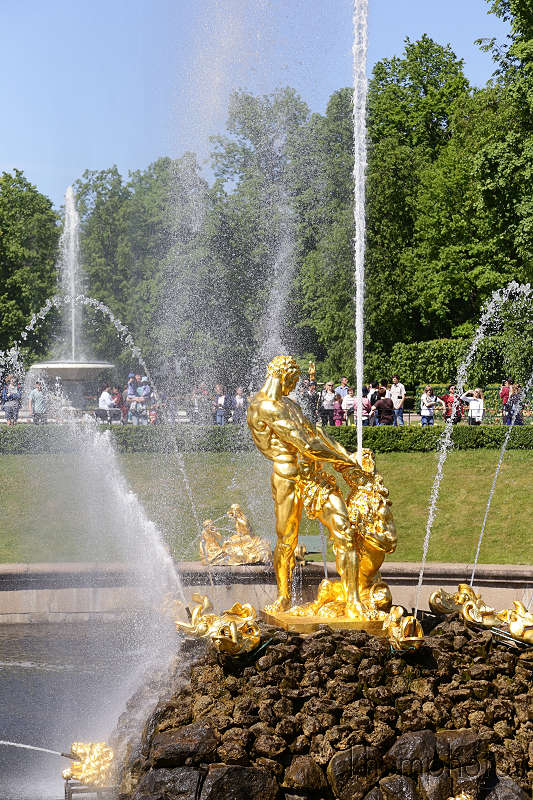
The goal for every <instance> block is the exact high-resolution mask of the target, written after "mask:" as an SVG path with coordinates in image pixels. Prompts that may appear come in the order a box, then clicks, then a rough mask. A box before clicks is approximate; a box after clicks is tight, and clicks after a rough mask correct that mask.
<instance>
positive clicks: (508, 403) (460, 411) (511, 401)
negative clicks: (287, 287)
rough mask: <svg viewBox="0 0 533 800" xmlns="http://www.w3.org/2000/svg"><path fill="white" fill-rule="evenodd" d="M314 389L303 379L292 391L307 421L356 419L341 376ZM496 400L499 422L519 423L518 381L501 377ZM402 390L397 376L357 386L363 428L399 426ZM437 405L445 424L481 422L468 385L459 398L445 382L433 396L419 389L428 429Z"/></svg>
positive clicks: (475, 393)
mask: <svg viewBox="0 0 533 800" xmlns="http://www.w3.org/2000/svg"><path fill="white" fill-rule="evenodd" d="M323 387H324V388H323V389H322V390H321V391H319V390H318V386H317V383H316V381H303V382H302V383H301V384H300V386H299V389H298V390H297V393H298V401H299V403H300V405H301V406H302V408H303V410H304V412H305V413H306V414H307V416H308V417H309V419H311V420H312V421H313V422H315V423H317V422H318V423H321V424H322V425H336V426H339V425H354V424H355V423H356V420H357V399H356V396H355V389H354V388H353V387H352V386H349V385H348V378H347V377H346V376H343V377H342V378H341V380H340V383H339V384H338V385H337V386H335V385H334V382H333V381H327V382H326V383H325V384H323ZM500 398H501V401H502V423H503V424H504V425H511V424H513V420H514V424H515V425H522V424H523V415H522V412H523V406H524V397H523V392H522V387H521V386H520V384H517V383H513V381H511V380H505V381H503V383H502V385H501V389H500ZM405 400H406V390H405V386H404V384H403V383H401V381H400V378H399V376H398V375H393V376H392V382H391V383H390V384H389V383H388V382H387V381H385V380H382V381H380V382H377V381H373V382H371V383H369V384H367V385H365V386H363V389H362V404H361V406H362V407H361V417H362V424H363V425H364V426H369V425H393V426H403V425H404V405H405ZM438 408H441V409H442V413H443V418H444V420H445V422H448V421H451V422H452V424H454V425H456V424H457V423H459V422H460V421H461V420H462V419H463V418H464V417H466V421H467V423H468V424H469V425H481V423H482V422H483V418H484V416H485V414H486V408H485V401H484V397H483V392H482V391H481V389H479V388H476V389H468V390H467V391H465V392H463V393H462V394H461V395H460V396H459V395H458V394H457V388H456V386H455V385H454V384H450V385H449V387H448V389H447V391H446V392H445V394H442V395H436V394H435V393H434V391H433V387H432V386H431V385H429V384H428V385H427V386H425V387H424V391H423V393H422V395H421V397H420V408H419V409H418V411H419V413H420V424H421V426H422V427H428V426H431V425H433V424H434V422H435V411H436V410H437V409H438Z"/></svg>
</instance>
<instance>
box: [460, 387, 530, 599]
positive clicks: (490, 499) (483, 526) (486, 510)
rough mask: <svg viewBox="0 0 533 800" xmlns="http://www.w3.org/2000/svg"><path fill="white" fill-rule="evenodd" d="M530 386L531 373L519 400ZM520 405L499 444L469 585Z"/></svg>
mask: <svg viewBox="0 0 533 800" xmlns="http://www.w3.org/2000/svg"><path fill="white" fill-rule="evenodd" d="M532 386H533V374H532V375H531V377H530V379H529V380H528V382H527V384H526V386H525V387H524V389H523V391H522V394H521V400H522V399H525V398H526V397H527V395H528V393H529V392H530V391H531V387H532ZM520 405H521V404H520V403H518V404H517V405H515V407H514V409H513V415H512V417H511V424H510V425H509V426H508V427H507V432H506V434H505V438H504V440H503V444H502V446H501V450H500V457H499V459H498V464H497V466H496V472H495V473H494V478H493V481H492V486H491V487H490V492H489V499H488V502H487V507H486V509H485V515H484V517H483V522H482V524H481V532H480V534H479V539H478V543H477V548H476V555H475V557H474V564H473V566H472V575H471V576H470V586H473V585H474V577H475V575H476V569H477V562H478V559H479V551H480V550H481V543H482V541H483V535H484V533H485V526H486V524H487V518H488V516H489V511H490V506H491V503H492V498H493V497H494V491H495V489H496V481H497V480H498V475H499V474H500V469H501V466H502V463H503V457H504V456H505V451H506V450H507V445H508V444H509V439H510V437H511V433H512V430H513V428H514V424H515V422H516V418H517V417H518V414H519V412H520Z"/></svg>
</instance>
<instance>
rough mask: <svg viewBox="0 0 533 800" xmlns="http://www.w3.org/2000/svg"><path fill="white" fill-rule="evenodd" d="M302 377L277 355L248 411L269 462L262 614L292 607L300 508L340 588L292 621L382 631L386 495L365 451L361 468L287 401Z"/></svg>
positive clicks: (332, 585)
mask: <svg viewBox="0 0 533 800" xmlns="http://www.w3.org/2000/svg"><path fill="white" fill-rule="evenodd" d="M299 375H300V370H299V368H298V365H297V363H296V361H295V360H294V359H293V358H292V357H291V356H277V357H276V358H274V359H273V360H272V361H271V362H270V364H269V365H268V368H267V376H268V377H267V380H266V382H265V384H264V385H263V387H262V388H261V389H260V391H259V392H258V393H257V394H256V395H255V396H254V397H253V398H252V400H251V401H250V405H249V407H248V425H249V427H250V430H251V433H252V438H253V440H254V442H255V444H256V446H257V448H258V449H259V450H260V452H261V453H262V454H263V455H264V456H265V457H266V458H268V459H269V460H270V461H272V462H273V470H272V478H271V484H272V495H273V498H274V507H275V513H276V533H277V544H276V548H275V551H274V569H275V572H276V582H277V589H278V596H277V599H276V601H275V602H274V603H273V604H272V605H270V606H267V608H266V609H265V612H266V613H267V614H269V615H273V616H275V617H279V615H280V614H281V615H283V613H284V612H287V611H288V609H289V607H290V598H291V577H292V571H293V569H294V564H295V549H296V546H297V544H298V530H299V526H300V519H301V516H302V511H303V509H304V508H305V511H306V513H307V516H308V517H309V519H318V520H320V522H322V523H323V525H324V526H325V527H326V528H327V530H328V532H329V536H330V538H331V541H332V545H333V549H334V552H335V556H336V562H337V571H338V573H339V575H340V582H333V581H323V582H322V584H321V586H320V587H319V592H318V597H317V600H316V601H315V602H314V603H308V604H306V605H305V606H301V607H297V608H295V609H291V612H290V614H291V616H295V617H299V616H301V617H305V616H308V617H309V616H322V617H328V618H338V617H343V618H344V619H345V620H346V619H348V620H352V621H359V622H361V621H369V620H374V621H375V622H376V623H377V628H379V630H381V621H382V620H383V619H384V618H385V616H386V614H387V612H388V611H389V610H390V608H391V602H392V601H391V595H390V591H389V588H388V586H387V585H386V584H384V583H383V582H382V581H381V578H380V576H379V568H380V566H381V564H382V562H383V559H384V557H385V553H390V552H392V551H393V550H394V549H395V547H396V531H395V528H394V522H393V520H392V514H391V511H390V500H389V499H388V492H387V490H386V489H385V487H384V486H383V481H382V479H381V477H380V476H379V475H376V473H375V467H374V461H373V458H372V454H371V452H370V451H368V450H367V451H364V455H363V463H362V464H359V463H358V462H357V460H356V456H355V455H351V454H350V453H349V452H348V451H347V450H345V448H344V447H343V446H342V445H341V444H339V443H338V442H336V441H334V440H333V439H330V437H329V436H328V435H327V434H326V433H325V432H324V431H323V430H322V429H321V428H317V427H315V425H313V424H312V423H311V422H310V421H309V420H308V419H307V418H306V417H305V416H304V414H303V412H302V410H301V408H300V406H299V405H298V404H297V403H295V402H294V401H293V400H291V399H290V398H289V397H288V395H289V394H290V393H291V392H292V391H293V390H294V389H295V387H296V384H297V382H298V378H299ZM326 464H327V465H330V466H331V467H333V469H335V470H336V471H337V472H339V473H340V474H341V475H342V476H343V477H344V479H345V480H346V482H347V483H348V485H349V487H350V489H351V491H350V493H349V495H348V498H347V501H346V502H345V500H344V497H343V495H342V492H341V490H340V488H339V487H338V485H337V482H336V479H335V477H334V476H333V475H332V474H330V473H329V472H326V471H325V470H324V468H323V466H324V465H326ZM295 629H296V628H295ZM302 629H303V628H302Z"/></svg>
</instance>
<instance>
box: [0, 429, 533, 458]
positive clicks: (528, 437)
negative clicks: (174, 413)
mask: <svg viewBox="0 0 533 800" xmlns="http://www.w3.org/2000/svg"><path fill="white" fill-rule="evenodd" d="M102 428H104V429H107V430H110V431H111V436H112V437H113V440H114V443H115V447H116V449H117V451H118V452H119V453H156V452H158V453H172V452H176V451H179V452H202V451H206V452H226V451H228V452H235V451H239V450H252V449H253V447H254V445H253V442H252V438H251V436H250V432H249V431H248V428H247V427H246V426H245V425H243V426H236V425H235V426H234V425H224V426H216V425H205V426H204V425H202V426H200V425H189V424H183V425H175V426H163V425H161V426H157V427H154V426H146V427H133V426H130V425H128V426H125V427H122V426H118V425H117V426H112V427H111V429H109V428H107V426H102ZM327 430H328V433H329V434H330V435H332V436H334V437H335V438H336V439H338V441H340V442H341V443H342V444H343V445H344V446H345V447H346V448H347V449H349V450H355V449H356V446H357V444H356V441H357V440H356V437H357V432H356V428H355V427H353V426H352V427H346V426H341V427H335V428H328V429H327ZM442 431H443V428H442V427H440V428H437V427H434V428H419V427H414V426H412V427H411V426H405V427H403V428H394V427H392V426H391V427H388V426H387V427H385V426H383V427H376V428H374V427H372V428H365V429H364V432H363V445H364V446H365V447H369V448H371V449H372V450H374V451H375V452H376V453H408V452H419V453H427V452H431V451H435V450H436V448H437V446H438V440H439V437H440V435H441V434H442ZM506 431H507V428H505V427H503V426H496V425H481V426H479V427H469V426H467V425H460V426H457V427H455V428H454V430H453V445H454V448H456V449H458V450H477V449H481V448H489V449H498V448H500V447H501V445H502V443H503V440H504V437H505V434H506ZM75 449H77V448H76V445H75V443H74V441H73V439H72V438H71V437H69V436H68V435H65V428H64V427H63V426H62V425H54V424H49V425H42V426H39V425H35V426H34V425H30V424H28V425H17V426H16V427H14V428H8V427H7V426H6V427H3V428H2V429H0V454H2V453H3V454H10V453H11V454H28V453H61V452H71V451H73V450H75ZM509 449H511V450H533V426H525V427H522V426H517V427H515V428H513V431H512V434H511V437H510V441H509Z"/></svg>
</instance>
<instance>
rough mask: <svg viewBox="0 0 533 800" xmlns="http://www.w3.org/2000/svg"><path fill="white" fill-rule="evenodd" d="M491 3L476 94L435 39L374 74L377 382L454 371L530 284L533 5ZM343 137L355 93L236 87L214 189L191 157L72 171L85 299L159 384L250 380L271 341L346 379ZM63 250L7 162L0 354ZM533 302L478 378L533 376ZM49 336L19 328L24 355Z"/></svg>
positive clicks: (45, 213)
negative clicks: (502, 300)
mask: <svg viewBox="0 0 533 800" xmlns="http://www.w3.org/2000/svg"><path fill="white" fill-rule="evenodd" d="M489 9H490V11H491V12H492V13H495V14H497V15H499V16H500V17H503V18H504V19H506V20H508V21H509V22H510V24H511V34H510V36H509V38H508V40H507V41H506V42H504V43H498V42H494V41H485V42H482V43H481V46H483V47H484V48H485V49H487V50H489V51H490V52H492V54H493V57H494V61H495V76H494V79H493V80H492V81H491V82H489V84H488V85H487V86H486V87H484V88H473V87H471V86H470V85H469V83H468V81H467V79H466V77H465V75H464V72H463V62H462V61H461V60H460V59H459V58H457V56H456V55H455V53H454V52H453V51H452V50H451V48H450V47H449V46H442V45H440V44H438V43H437V42H435V41H433V40H432V39H431V38H430V37H428V36H427V35H424V36H423V37H422V38H421V39H420V40H419V41H416V42H413V41H410V40H409V39H406V42H405V49H404V52H403V54H402V55H401V56H394V57H391V58H386V59H383V60H382V61H380V62H379V63H377V64H376V65H375V67H374V70H373V74H372V77H371V80H370V86H369V107H368V111H369V114H368V127H369V165H368V181H367V260H366V273H367V281H366V298H365V314H366V329H365V352H366V356H365V359H366V371H367V375H366V378H367V379H370V378H387V377H388V378H390V375H391V373H392V372H399V373H400V374H401V376H402V378H403V380H404V382H406V383H410V384H412V385H415V384H417V383H424V382H425V381H428V380H429V381H432V382H443V383H444V382H446V381H449V380H453V379H454V374H455V372H456V368H457V364H458V362H459V360H460V358H461V356H462V355H463V354H464V353H465V351H466V349H467V347H468V343H469V341H470V340H471V337H472V335H473V333H474V330H475V328H476V324H477V320H478V319H479V316H480V312H481V310H482V307H483V304H484V303H485V301H486V300H487V298H489V297H490V295H491V293H492V292H493V291H494V290H495V289H498V288H500V287H502V286H504V285H505V284H506V283H508V282H509V281H510V280H515V281H518V282H528V281H531V280H532V278H533V133H532V131H533V124H532V123H533V16H532V12H531V10H530V3H529V2H528V0H490V2H489ZM352 134H353V122H352V92H351V89H346V88H345V89H340V90H339V91H337V92H335V93H334V94H333V95H332V97H331V98H330V101H329V103H328V106H327V109H326V111H325V114H311V113H310V112H309V109H308V108H307V106H306V105H305V102H304V101H303V100H302V99H301V98H299V97H298V96H297V94H296V93H295V92H294V91H293V90H292V89H289V88H286V89H280V90H277V91H276V92H274V93H272V94H271V95H267V96H261V97H255V96H253V95H250V94H248V93H246V92H236V93H235V94H234V95H233V97H232V99H231V102H230V107H229V113H228V124H227V131H226V134H225V135H223V136H218V137H215V138H214V139H213V143H212V144H213V148H212V157H213V166H214V176H215V177H214V181H213V183H212V185H211V186H209V185H208V183H207V182H206V181H205V180H204V179H203V178H202V177H201V174H200V169H199V166H198V164H197V162H196V158H195V156H194V155H193V154H190V153H189V154H185V155H184V156H183V157H182V158H180V159H175V160H172V159H169V158H160V159H159V160H157V161H156V162H155V163H153V164H151V165H150V166H149V167H148V168H146V169H145V170H144V171H142V170H139V171H137V172H134V173H132V174H130V175H129V176H128V178H125V177H123V176H121V175H120V174H119V172H118V170H117V168H116V167H111V168H109V169H103V170H101V171H87V172H85V173H84V174H83V176H82V177H81V178H80V179H79V181H77V183H76V186H75V191H76V194H77V198H78V205H79V210H80V214H81V221H82V254H83V262H84V268H85V272H86V276H87V287H86V289H87V292H88V293H89V294H90V295H92V296H93V297H96V298H97V299H98V300H101V301H103V302H104V303H106V304H107V305H108V306H109V307H110V309H111V310H112V311H113V312H114V313H115V314H116V315H117V316H118V317H119V318H120V319H121V320H122V322H124V323H125V324H126V325H127V326H128V327H129V328H130V330H131V332H132V334H133V336H134V338H135V340H136V342H137V344H138V345H139V346H140V347H141V349H142V351H143V353H144V355H145V358H146V360H147V361H148V363H150V364H151V366H152V367H153V373H154V375H155V376H156V377H157V378H158V381H159V383H160V385H162V384H163V383H165V384H166V385H167V386H168V387H169V389H171V390H180V391H181V390H186V388H187V386H190V385H191V384H192V383H197V382H200V381H202V380H205V381H206V382H208V383H211V384H212V383H214V382H215V380H223V381H226V382H229V383H231V384H235V383H238V382H246V383H249V382H250V381H254V380H256V377H257V375H259V374H262V371H263V368H264V361H265V359H266V358H268V357H270V355H271V354H272V352H273V351H275V350H276V349H277V348H279V347H280V346H284V347H285V348H287V349H288V350H289V351H291V352H294V353H295V355H297V357H298V358H299V359H300V360H301V361H302V362H303V363H305V361H306V360H307V359H308V358H313V360H314V361H316V362H317V365H318V377H319V379H325V378H326V377H329V376H330V375H335V376H338V375H340V374H342V373H346V374H348V375H352V374H353V361H354V355H353V354H354V341H353V339H354V335H353V327H354V326H353V314H354V311H353V294H354V288H353V253H352V242H353V236H354V224H353V196H352V192H353V181H352V169H353V141H352ZM56 244H57V227H56V221H55V218H54V214H53V212H52V209H51V207H50V204H49V202H48V201H47V200H46V198H43V197H42V196H41V195H39V194H38V193H37V192H36V190H35V189H34V187H31V185H30V184H29V183H28V182H27V181H26V179H25V178H24V176H23V175H22V174H21V173H19V172H16V173H15V174H14V175H13V176H12V175H9V174H6V173H4V176H3V178H2V180H1V182H0V274H1V276H2V289H1V290H0V313H1V314H2V332H1V337H2V338H1V343H0V346H2V347H5V346H6V345H7V343H8V342H10V341H12V340H13V339H14V338H16V337H17V334H18V333H19V332H20V330H21V329H22V327H23V326H24V323H25V322H27V320H28V317H29V315H30V314H31V312H32V311H35V310H36V309H37V308H38V306H39V305H40V304H41V303H42V301H43V299H44V298H45V297H46V296H47V295H48V294H50V293H51V292H52V290H53V287H54V282H55V273H54V267H53V261H54V258H53V253H54V251H55V247H56ZM529 305H530V304H528V305H527V306H525V307H522V306H518V305H515V306H513V308H512V310H511V311H507V312H506V314H505V313H504V315H503V317H504V319H503V323H502V325H501V326H500V328H499V329H498V328H496V327H495V328H494V330H491V331H490V333H491V337H490V340H489V341H487V342H485V343H484V344H483V346H482V348H481V350H480V354H479V357H478V358H477V359H476V360H475V362H474V364H473V368H472V373H471V375H470V376H469V382H471V383H476V384H480V385H482V386H484V385H486V384H487V383H489V382H491V381H497V380H500V379H501V378H502V376H504V375H505V376H506V377H514V378H516V379H518V380H521V381H522V382H525V381H526V380H527V379H528V378H529V375H530V373H531V369H532V366H533V344H532V342H533V327H532V323H531V320H530V319H529V313H530V312H529ZM86 315H87V316H89V315H90V316H91V325H87V338H88V340H89V342H90V346H91V349H92V354H93V355H94V356H98V357H104V358H106V359H112V360H114V361H116V362H117V363H118V364H119V368H120V370H121V372H124V370H125V369H126V368H127V367H128V366H129V365H130V355H129V353H127V352H125V351H123V348H122V345H121V343H120V342H119V340H118V339H117V337H116V333H115V331H114V329H113V328H112V326H110V324H109V323H108V322H107V321H106V320H105V319H104V318H103V317H101V316H99V315H98V314H97V313H96V312H93V311H91V312H86ZM276 320H277V321H278V322H276ZM278 323H279V325H278ZM278 328H279V330H278ZM46 336H47V329H46V328H44V329H42V331H41V334H40V339H39V341H37V339H35V338H34V339H31V341H29V342H28V345H29V347H30V348H32V349H33V350H32V353H33V355H37V354H39V353H40V352H42V350H43V347H44V345H43V342H44V343H45V342H46Z"/></svg>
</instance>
